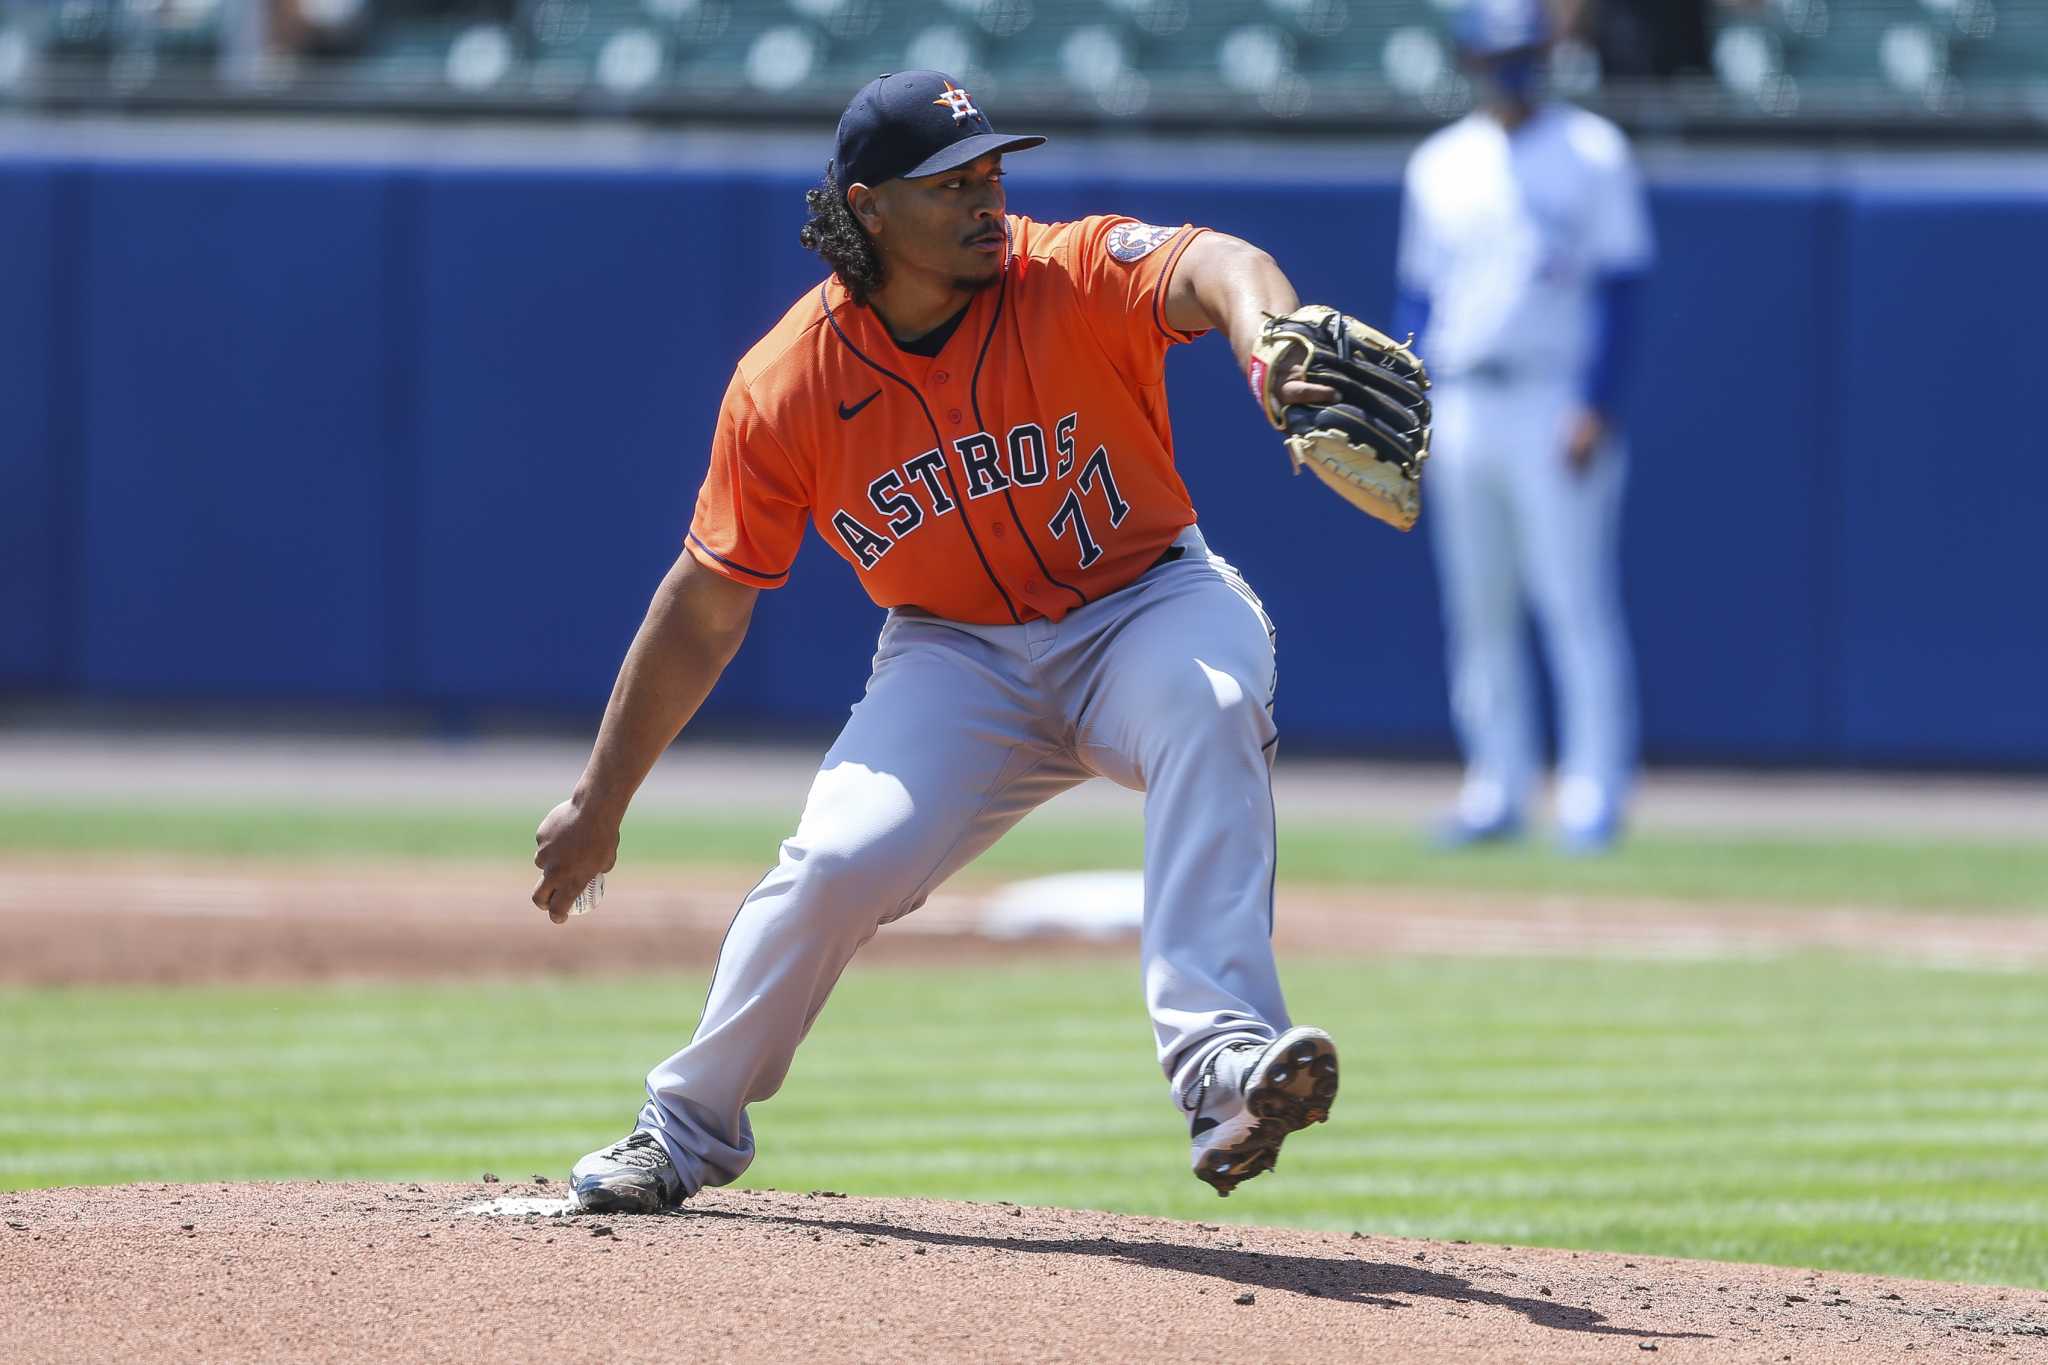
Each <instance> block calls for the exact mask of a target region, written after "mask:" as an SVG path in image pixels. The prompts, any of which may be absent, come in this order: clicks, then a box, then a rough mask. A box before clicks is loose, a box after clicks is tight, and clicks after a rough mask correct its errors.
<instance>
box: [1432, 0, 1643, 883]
mask: <svg viewBox="0 0 2048 1365" xmlns="http://www.w3.org/2000/svg"><path fill="white" fill-rule="evenodd" d="M1458 37H1459V43H1460V48H1461V51H1462V53H1463V55H1464V59H1465V62H1466V65H1467V68H1468V69H1469V70H1470V72H1471V73H1472V76H1473V79H1474V81H1475V82H1476V83H1477V85H1478V88H1479V91H1480V108H1479V109H1477V110H1476V111H1474V112H1473V113H1471V114H1469V115H1467V116H1466V117H1465V118H1463V119H1460V120H1459V121H1458V122H1456V123H1454V124H1452V125H1451V126H1450V127H1448V128H1445V129H1442V130H1441V131H1439V132H1437V133H1435V134H1433V135H1432V136H1431V137H1429V138H1428V139H1427V140H1425V141H1424V142H1423V144H1422V145H1421V146H1420V147H1419V148H1417V149H1416V152H1415V154H1414V156H1413V158H1412V159H1411V160H1410V162H1409V165H1408V172H1407V181H1406V191H1405V192H1406V200H1405V205H1404V210H1403V217H1402V228H1401V247H1400V262H1399V273H1400V291H1401V303H1400V306H1399V308H1398V309H1397V312H1398V315H1399V316H1398V317H1397V319H1396V324H1395V330H1396V331H1397V332H1407V331H1410V330H1412V331H1414V332H1416V333H1417V334H1418V335H1419V336H1420V337H1421V338H1422V341H1421V344H1420V345H1419V346H1418V349H1419V350H1420V351H1421V352H1422V354H1423V355H1425V356H1427V357H1428V359H1429V364H1430V371H1431V374H1432V375H1433V376H1434V378H1435V380H1436V389H1435V391H1434V394H1433V397H1434V398H1435V402H1436V434H1435V441H1434V446H1433V452H1434V460H1435V463H1434V464H1433V465H1432V467H1431V474H1430V483H1431V488H1432V502H1433V504H1434V510H1433V512H1432V513H1431V520H1432V521H1433V522H1434V523H1435V525H1434V527H1433V540H1434V544H1435V546H1436V550H1437V559H1438V566H1439V571H1440V573H1441V575H1442V578H1443V584H1444V620H1445V627H1446V633H1447V635H1448V637H1449V640H1450V676H1451V710H1452V714H1453V716H1454V718H1455V720H1456V722H1457V727H1458V734H1459V739H1460V741H1461V743H1462V744H1463V746H1464V750H1465V759H1466V768H1465V777H1464V782H1463V786H1462V788H1461V790H1460V792H1459V796H1458V804H1457V809H1456V811H1455V812H1454V813H1453V815H1452V816H1451V817H1450V819H1449V820H1448V821H1447V823H1446V824H1445V826H1444V828H1443V830H1442V832H1441V838H1442V839H1443V841H1444V842H1446V843H1448V844H1452V845H1457V844H1465V843H1471V842H1475V841H1481V840H1489V839H1500V838H1508V837H1512V836H1515V835H1518V834H1519V833H1520V832H1521V829H1522V824H1523V820H1524V817H1525V812H1526V808H1527V805H1528V802H1529V799H1530V791H1531V788H1532V786H1533V785H1534V782H1535V778H1536V773H1537V766H1538V756H1537V745H1538V739H1537V734H1538V729H1537V719H1536V712H1535V699H1534V695H1533V693H1532V691H1531V688H1530V681H1529V669H1528V659H1527V654H1526V651H1525V649H1524V647H1523V643H1522V601H1523V598H1524V596H1525V595H1526V596H1527V598H1528V600H1529V601H1530V603H1532V604H1533V606H1534V608H1535V615H1536V620H1537V623H1538V624H1539V626H1540V627H1541V629H1542V635H1543V641H1544V644H1545V646H1546V648H1547V652H1548V656H1549V659H1550V664H1551V672H1552V674H1553V676H1554V678H1555V681H1556V684H1557V692H1558V698H1559V703H1560V712H1561V714H1560V723H1559V734H1560V755H1559V763H1558V784H1557V796H1556V805H1557V821H1558V833H1559V839H1560V842H1561V844H1562V846H1563V847H1564V848H1566V849H1567V850H1569V851H1573V852H1580V853H1590V852H1597V851H1600V850H1602V849H1605V848H1606V847H1608V846H1609V845H1610V844H1611V843H1612V842H1613V841H1614V839H1615V838H1616V837H1617V835H1618V834H1619V831H1620V828H1621V819H1622V807H1623V802H1624V800H1625V798H1626V794H1627V787H1628V783H1629V781H1630V778H1631V775H1632V771H1633V768H1634V766H1635V696H1634V683H1633V680H1632V677H1631V673H1632V665H1631V663H1630V659H1629V648H1628V639H1627V633H1626V626H1625V624H1624V622H1623V619H1622V612H1621V601H1620V591H1619V583H1618V564H1617V545H1616V539H1617V535H1618V531H1619V517H1620V509H1621V494H1622V482H1623V472H1624V465H1625V459H1624V454H1623V449H1622V443H1621V439H1620V433H1619V429H1618V426H1617V418H1618V414H1619V406H1618V404H1619V401H1620V398H1621V395H1622V392H1623V387H1624V381H1625V378H1626V369H1627V362H1628V359H1629V351H1630V344H1631V333H1632V327H1631V319H1632V316H1633V314H1634V311H1635V307H1636V296H1637V293H1638V290H1639V287H1640V282H1641V280H1642V277H1643V275H1644V272H1645V271H1646V270H1647V269H1648V267H1649V263H1650V255H1651V244H1650V231H1649V221H1648V215H1647V212H1646V209H1645V205H1644V201H1643V195H1642V190H1641V187H1640V185H1639V184H1638V182H1637V178H1636V173H1635V168H1634V165H1633V162H1632V160H1631V157H1630V155H1629V150H1628V145H1627V143H1626V141H1625V140H1624V138H1623V136H1622V134H1621V132H1620V130H1619V129H1617V128H1615V127H1614V125H1612V124H1611V123H1609V122H1607V121H1606V120H1605V119H1602V118H1600V117H1599V116H1598V115H1596V114H1592V113H1590V112H1587V111H1585V110H1582V109H1577V108H1573V107H1571V106H1569V105H1566V104H1563V103H1560V102H1556V101H1551V100H1547V99H1546V98H1545V97H1544V94H1543V77H1544V63H1545V54H1546V50H1547V47H1548V44H1549V41H1550V27H1549V23H1548V19H1547V15H1546V14H1545V12H1544V9H1543V6H1542V4H1541V3H1540V0H1474V3H1472V4H1471V5H1470V6H1468V7H1467V8H1466V9H1465V10H1464V11H1463V12H1462V14H1461V16H1460V20H1459V33H1458Z"/></svg>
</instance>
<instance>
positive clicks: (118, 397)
mask: <svg viewBox="0 0 2048 1365" xmlns="http://www.w3.org/2000/svg"><path fill="white" fill-rule="evenodd" d="M801 188H802V183H801V182H800V181H799V180H798V179H795V178H792V177H789V176H786V175H782V174H779V173H770V172H752V171H730V172H711V171H698V170H679V169H670V170H652V169H646V170H606V171H587V170H581V171H572V170H562V171H550V170H537V169H531V168H525V169H481V168H450V167H440V166H433V167H429V166H375V167H368V166H365V167H324V168H318V169H308V168H295V167H280V166H266V165H254V164H237V165H232V166H227V165H200V164H192V163H158V164H146V163H140V162H137V163H127V162H117V161H103V160H72V161H37V160H30V159H18V160H0V242H4V243H5V244H6V252H5V255H4V259H0V691H6V692H12V693H29V694H42V695H48V694H58V695H76V696H85V697H95V698H108V699H142V700H155V699H250V700H266V701H283V702H312V703H320V702H330V701H332V702H345V703H369V704H379V703H391V704H399V705H406V706H418V705H422V704H424V705H429V706H434V707H438V708H444V709H447V710H450V711H461V710H463V709H467V708H484V707H494V706H516V707H538V708H546V709H556V710H561V711H564V712H571V713H581V714H584V715H589V714H590V713H592V712H593V711H594V709H595V708H596V707H597V706H599V705H600V704H601V703H602V701H603V698H604V696H605V694H606V691H607V689H608V688H609V685H610V682H611V678H612V674H613V671H614V669H615V667H616V665H617V662H618V659H619V657H620V655H621V653H622V652H623V650H624V648H625V646H626V644H627V642H628V641H629V640H630V638H631V636H632V632H633V629H634V627H635V625H636V624H637V623H638V620H639V617H640V613H641V609H642V607H643V606H644V605H645V602H646V598H647V594H648V592H649V591H650V590H651V589H652V588H653V586H654V584H655V582H656V581H657V580H658V579H659V578H660V576H661V574H662V572H663V570H664V568H665V567H666V566H667V564H668V563H669V562H670V561H671V560H672V559H673V557H674V555H675V553H676V552H677V548H678V544H679V537H680V535H681V531H682V528H683V527H684V526H685V525H686V524H687V522H688V519H689V515H690V508H691V503H692V499H693V497H694V494H695V490H696V485H697V482H698V480H699V478H700V477H701V475H702V471H703V467H704V462H705V451H706V442H707V439H708V434H709V431H710V428H711V422H712V417H713V414H714V412H715V409H716V405H717V402H718V398H719V395H720V393H721V392H722V391H723V388H724V384H725V381H726V378H727V376H728V375H729V373H730V371H731V368H732V365H733V363H734V362H735V361H736V360H737V359H738V357H739V355H740V353H741V352H742V351H743V350H744V349H745V347H746V345H747V344H748V343H749V342H750V341H751V340H752V339H753V338H754V337H756V336H757V335H759V334H760V332H761V331H763V330H764V329H765V328H766V327H767V326H768V325H769V324H770V323H772V322H773V321H774V319H775V318H776V317H777V316H778V315H779V314H780V313H781V312H782V310H783V309H784V308H786V307H787V305H788V304H789V302H790V301H791V300H792V299H793V298H794V297H795V296H796V295H797V294H798V293H799V292H800V291H801V290H802V289H804V288H805V287H806V286H807V285H809V284H811V283H813V282H814V281H815V279H816V275H817V271H816V269H815V263H814V261H813V259H812V258H811V257H809V256H808V255H807V254H805V253H804V252H803V251H802V250H801V249H800V248H798V247H797V246H796V245H795V241H794V236H795V231H796V228H797V226H798V224H799V222H800V221H801V200H800V194H799V191H800V190H801ZM1011 189H1012V203H1013V207H1015V208H1016V209H1017V210H1018V211H1020V212H1026V213H1030V214H1032V215H1033V216H1035V217H1040V218H1047V219H1051V218H1058V217H1061V216H1066V215H1071V214H1076V213H1083V212H1088V211H1093V210H1098V209H1114V210H1117V211H1122V212H1129V213H1133V214H1136V215H1138V216H1140V217H1144V218H1148V219H1151V220H1153V221H1161V222H1166V221H1181V220H1190V219H1191V220H1194V221H1197V222H1204V223H1209V224H1212V225H1214V226H1216V227H1219V228H1224V229H1227V230H1229V231H1233V232H1237V233H1240V234H1241V235H1243V236H1246V237H1248V238H1251V239H1252V240H1254V241H1257V242H1259V243H1260V244H1261V245H1263V246H1266V247H1268V248H1269V249H1270V250H1272V251H1273V252H1274V254H1275V255H1276V256H1278V257H1279V259H1280V260H1281V261H1282V263H1283V264H1284V265H1286V266H1287V267H1288V269H1289V271H1290V273H1292V275H1293V276H1294V278H1295V280H1296V282H1297V284H1298V285H1299V286H1300V287H1301V290H1302V292H1303V294H1304V295H1305V296H1306V297H1310V298H1327V299H1331V300H1337V301H1341V302H1342V303H1344V304H1345V305H1346V306H1347V307H1349V308H1351V309H1352V310H1353V311H1357V312H1360V313H1363V314H1365V315H1367V316H1384V315H1385V313H1386V311H1387V307H1388V303H1389V300H1390V293H1391V287H1390V286H1391V281H1390V263H1391V261H1392V257H1393V246H1394V242H1393V235H1394V227H1395V218H1396V208H1397V191H1396V187H1395V186H1394V185H1393V183H1391V181H1388V180H1386V179H1384V178H1382V179H1376V180H1370V181H1366V182H1363V183H1343V184H1338V183H1327V184H1308V185H1304V184H1301V183H1299V182H1298V181H1295V182H1290V183H1289V185H1288V186H1287V193H1286V194H1284V195H1283V194H1281V193H1278V192H1276V187H1275V186H1273V185H1262V184H1258V183H1250V182H1247V181H1245V180H1242V179H1232V180H1230V181H1227V182H1208V181H1187V182H1175V181H1170V180H1162V179H1157V178H1132V179H1129V180H1127V181H1119V180H1115V179H1108V178H1102V177H1099V176H1098V177H1097V178H1095V179H1092V180H1090V181H1087V182H1086V183H1063V184H1059V185H1056V186H1040V185H1034V184H1031V183H1030V182H1029V181H1028V180H1027V179H1026V178H1024V177H1023V176H1021V175H1020V176H1019V177H1017V178H1015V179H1013V181H1012V185H1011ZM1653 211H1654V213H1655V217H1656V222H1657V229H1658V235H1659V240H1660V245H1661V250H1662V263H1661V267H1660V270H1659V272H1658V274H1657V276H1656V279H1655V281H1654V284H1653V286H1652V288H1651V291H1650V294H1649V300H1648V313H1649V317H1648V320H1647V321H1648V325H1647V327H1646V329H1645V331H1646V345H1647V347H1648V355H1647V357H1646V363H1645V364H1644V366H1643V379H1642V383H1641V384H1640V386H1639V388H1638V391H1637V392H1636V394H1635V397H1634V401H1633V414H1632V432H1633V444H1634V448H1635V453H1634V457H1633V463H1632V467H1631V474H1630V478H1631V483H1630V493H1629V522H1628V528H1627V533H1626V536H1625V541H1624V549H1623V559H1624V572H1625V576H1626V580H1627V597H1628V602H1629V609H1630V613H1631V617H1632V621H1633V625H1634V630H1635V638H1636V644H1637V656H1638V668H1639V672H1640V674H1641V676H1642V680H1643V700H1644V712H1643V718H1644V731H1645V738H1646V742H1647V745H1648V748H1649V750H1650V752H1651V753H1652V754H1653V755H1663V756H1671V757H1686V758H1693V759H1709V760H1721V761H1736V762H1756V761H1761V762H1777V761H1788V762H1789V761H1823V762H1912V763H1954V764H1985V765H1995V766H2007V765H2028V766H2040V765H2044V764H2048V701H2044V698H2048V610H2044V608H2043V607H2042V606H2041V604H2040V602H2039V600H2038V599H2039V597H2040V594H2041V593H2042V591H2043V588H2044V587H2048V552H2044V550H2043V548H2042V546H2043V540H2042V533H2041V530H2040V528H2041V526H2042V523H2043V521H2044V520H2048V439H2044V437H2043V435H2042V431H2043V424H2042V422H2041V420H2040V418H2039V417H2038V415H2037V409H2038V408H2039V406H2040V398H2039V395H2040V394H2041V393H2042V392H2043V389H2044V376H2048V332H2044V330H2043V329H2042V328H2041V326H2040V321H2039V320H2040V319H2041V318H2042V317H2044V316H2048V271H2044V270H2043V269H2042V268H2041V266H2040V264H2039V254H2040V245H2041V243H2042V242H2044V241H2048V196H2042V195H2031V196H2030V195H2023V194H2017V193H2015V194H2004V195H2000V194H1986V193H1983V192H1981V191H1965V190H1956V189H1945V188H1940V187H1938V186H1935V185H1933V184H1929V185H1925V186H1920V187H1907V188H1901V187H1899V186H1897V185H1888V186H1885V187H1871V186H1867V185H1862V184H1859V183H1857V182H1855V181H1854V180H1853V179H1850V178H1841V179H1839V180H1838V181H1834V180H1831V181H1829V182H1828V183H1808V184H1802V185H1797V186H1788V185H1786V184H1784V183H1781V182H1780V181H1779V180H1776V179H1766V180H1757V181H1742V180H1736V179H1730V180H1726V181H1719V182H1715V183H1700V182H1697V181H1687V182H1684V183H1672V184H1658V185H1655V186H1653ZM1168 373H1169V384H1170V387H1171V391H1172V394H1173V405H1174V415H1175V421H1176V431H1177V437H1178V445H1179V455H1180V459H1181V462H1182V464H1183V466H1184V468H1185V470H1186V473H1187V478H1188V482H1189V484H1190V486H1191V488H1192V489H1193V490H1194V494H1195V500H1196V505H1197V507H1198V508H1199V509H1200V510H1201V513H1202V521H1203V526H1204V528H1205V530H1206V531H1207V533H1208V535H1209V537H1210V540H1211V542H1212V544H1214V545H1215V546H1217V548H1219V549H1220V550H1222V551H1223V552H1224V553H1225V554H1226V555H1228V556H1229V557H1230V558H1232V559H1233V560H1235V561H1236V562H1237V563H1238V564H1239V565H1240V567H1242V568H1243V569H1244V570H1245V573H1246V575H1247V576H1248V577H1249V578H1250V579H1251V581H1252V582H1253V583H1254V585H1255V586H1257V587H1258V588H1259V590H1260V591H1261V593H1262V594H1263V595H1264V597H1265V599H1266V602H1267V605H1268V607H1269V609H1270V610H1271V612H1272V615H1273V617H1274V619H1275V622H1276V623H1277V625H1278V626H1279V629H1280V637H1281V678H1282V686H1281V693H1280V708H1281V711H1280V714H1281V720H1282V724H1283V727H1284V729H1285V730H1286V732H1288V733H1289V734H1290V735H1291V736H1293V737H1294V738H1295V739H1296V740H1299V741H1306V742H1308V743H1311V744H1318V745H1331V746H1337V747H1345V748H1360V749H1379V750H1389V751H1400V752H1443V751H1446V750H1448V748H1449V744H1450V739H1449V723H1448V715H1447V710H1446V704H1445V697H1444V691H1445V689H1444V669H1443V660H1442V648H1443V643H1442V632H1441V629H1440V626H1439V623H1438V620H1437V600H1438V599H1437V592H1436V584H1435V577H1434V570H1433V566H1432V564H1431V562H1430V556H1429V553H1428V544H1427V540H1426V534H1427V532H1426V530H1425V531H1421V532H1418V533H1417V534H1416V535H1414V536H1409V537H1402V536H1398V535H1395V534H1393V533H1392V532H1389V531H1385V530H1384V529H1382V528H1379V527H1377V526H1375V525H1372V524H1369V523H1367V522H1365V521H1363V520H1362V519H1361V518H1359V517H1358V516H1357V514H1356V513H1354V512H1352V511H1351V510H1350V509H1348V508H1346V507H1344V506H1343V505H1342V504H1340V503H1339V502H1338V501H1337V500H1336V499H1333V498H1331V497H1329V496H1328V495H1327V494H1326V493H1325V492H1323V491H1322V490H1321V488H1320V486H1319V485H1317V484H1315V483H1314V482H1313V481H1312V480H1308V479H1295V478H1290V477H1288V476H1287V474H1286V472H1285V463H1284V460H1283V457H1282V455H1281V453H1280V451H1279V450H1278V448H1277V446H1276V445H1275V443H1274V441H1273V438H1272V436H1271V433H1270V432H1269V431H1268V430H1267V428H1266V427H1265V425H1264V423H1263V421H1262V420H1261V419H1260V417H1259V415H1258V413H1257V411H1256V410H1255V408H1254V406H1253V404H1252V403H1251V402H1250V401H1249V398H1248V397H1247V396H1246V395H1245V394H1244V392H1243V387H1242V381H1241V380H1240V379H1239V378H1238V376H1237V374H1236V372H1235V369H1234V367H1233V365H1232V363H1231V359H1230V356H1229V354H1228V350H1227V348H1226V347H1224V346H1223V345H1222V344H1221V343H1220V342H1218V341H1216V340H1213V339H1212V340H1208V341H1205V342H1202V343H1199V344H1197V345H1195V346H1192V347H1188V348H1184V349H1183V350H1182V351H1180V352H1179V353H1178V354H1177V355H1176V356H1175V357H1174V359H1173V360H1172V361H1171V362H1170V364H1169V371H1168ZM1425 520H1426V514H1425ZM879 619H880V614H879V612H878V611H877V610H876V609H875V608H874V607H873V606H872V605H870V604H869V603H868V602H867V600H866V598H865V597H864V596H863V595H862V594H861V593H860V591H859V589H858V586H857V585H856V584H855V582H854V581H853V577H852V575H851V573H850V572H848V571H847V570H846V569H845V568H844V566H843V565H842V564H841V563H840V562H839V561H838V559H837V558H836V557H834V556H833V555H831V554H830V553H829V552H828V551H826V550H825V549H824V548H823V547H822V546H821V545H819V544H818V543H817V542H816V541H815V540H813V541H812V543H811V544H810V545H809V546H808V547H807V548H806V550H805V551H804V554H803V556H802V558H801V559H800V560H799V563H798V568H797V571H796V573H795V574H794V575H793V579H792V582H791V585H790V586H789V587H788V588H785V589H783V590H781V591H778V592H775V593H770V594H767V595H765V596H764V597H763V599H762V603H761V606H760V609H759V611H758V612H757V615H756V627H755V630H754V633H753V635H752V637H751V638H750V639H749V641H748V643H747V646H746V648H745V649H744V650H743V651H742V652H741V654H740V657H739V658H738V659H737V660H736V661H735V663H734V665H733V667H732V669H731V670H730V671H729V673H728V675H727V677H726V679H725V681H724V682H723V683H721V685H720V686H719V688H718V690H717V692H716V693H715V694H714V695H713V698H712V701H711V703H710V705H709V714H711V715H714V716H718V717H722V718H724V719H726V720H729V721H735V722H750V721H767V722H773V723H782V724H798V725H816V726H829V725H831V724H833V723H835V722H836V721H837V719H838V718H839V717H840V716H841V715H843V714H844V711H845V708H846V707H847V706H848V705H849V704H850V703H851V702H852V701H853V700H854V699H855V698H856V697H857V696H858V695H859V693H860V690H861V686H862V683H863V682H864V680H865V676H866V666H867V660H868V656H869V653H870V651H871V647H872V643H873V638H874V633H875V630H876V627H877V625H878V624H879Z"/></svg>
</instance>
